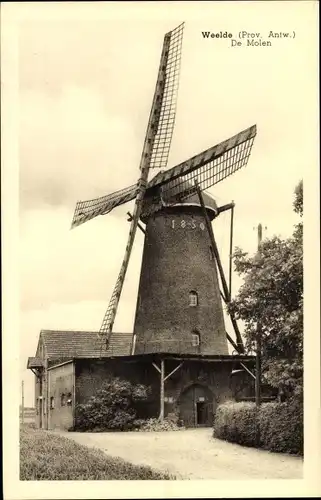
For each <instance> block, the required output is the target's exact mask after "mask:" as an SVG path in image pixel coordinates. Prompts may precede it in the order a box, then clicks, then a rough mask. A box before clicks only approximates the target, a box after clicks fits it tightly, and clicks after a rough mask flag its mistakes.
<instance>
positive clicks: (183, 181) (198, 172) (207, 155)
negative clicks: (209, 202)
mask: <svg viewBox="0 0 321 500" xmlns="http://www.w3.org/2000/svg"><path fill="white" fill-rule="evenodd" d="M255 136H256V125H253V126H252V127H250V128H248V129H246V130H243V131H242V132H240V133H239V134H236V135H235V136H233V137H231V138H230V139H227V140H226V141H224V142H221V143H220V144H218V145H217V146H214V147H212V148H210V149H207V150H206V151H204V152H203V153H200V154H199V155H196V156H194V157H193V158H191V159H190V160H188V161H186V162H183V163H181V164H180V165H177V166H176V167H174V168H172V169H170V170H167V171H166V172H162V173H160V174H158V175H157V176H156V177H154V179H152V180H151V181H150V183H149V184H148V191H149V190H152V189H153V188H154V189H155V188H157V186H159V188H160V189H161V201H162V206H164V205H165V206H166V205H172V204H175V203H178V202H180V201H182V200H185V199H187V198H188V197H189V196H192V195H193V194H195V193H196V187H195V180H197V183H198V185H199V187H200V189H201V190H202V191H204V190H205V189H209V188H211V187H212V186H214V185H215V184H217V183H219V182H221V181H222V180H224V179H226V178H227V177H229V176H230V175H232V174H233V173H234V172H236V171H237V170H239V169H240V168H242V167H244V166H246V164H247V162H248V159H249V156H250V154H251V149H252V146H253V142H254V138H255ZM186 188H187V189H186ZM147 193H148V192H147ZM154 210H157V207H155V208H154Z"/></svg>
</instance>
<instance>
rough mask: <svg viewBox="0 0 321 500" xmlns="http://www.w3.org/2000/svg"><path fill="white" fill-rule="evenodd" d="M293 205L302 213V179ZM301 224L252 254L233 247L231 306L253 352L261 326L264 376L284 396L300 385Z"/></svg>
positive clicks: (295, 391)
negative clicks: (236, 286)
mask: <svg viewBox="0 0 321 500" xmlns="http://www.w3.org/2000/svg"><path fill="white" fill-rule="evenodd" d="M293 205H294V210H295V212H296V213H297V214H298V215H299V216H300V218H302V215H303V183H302V181H301V182H300V183H299V184H298V186H297V187H296V189H295V193H294V203H293ZM302 234H303V224H302V221H300V222H299V223H298V224H297V225H296V226H295V229H294V232H293V235H292V237H291V238H288V239H284V240H283V239H281V238H279V237H277V236H274V237H273V238H271V239H266V240H264V241H263V242H262V244H261V247H260V252H258V253H257V254H256V255H254V256H252V257H250V256H248V254H247V253H245V252H243V251H242V250H241V249H240V248H237V249H236V251H235V253H234V264H235V269H236V271H237V273H238V274H239V275H240V276H242V277H243V278H244V283H243V285H242V286H241V288H240V290H239V292H238V294H237V296H236V297H235V299H234V300H233V301H232V303H231V305H230V308H231V309H232V310H233V311H234V314H235V315H236V318H237V319H241V320H243V321H244V324H245V329H244V337H245V343H246V348H247V350H248V352H251V351H255V341H256V332H257V323H258V321H259V322H260V325H261V329H262V379H263V381H264V382H266V383H268V384H270V385H271V386H273V387H276V388H278V389H279V390H282V391H283V392H285V394H287V395H288V396H294V395H297V396H299V395H302V390H303V245H302Z"/></svg>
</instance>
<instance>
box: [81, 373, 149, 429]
mask: <svg viewBox="0 0 321 500" xmlns="http://www.w3.org/2000/svg"><path fill="white" fill-rule="evenodd" d="M148 392H149V391H148V388H147V387H145V386H143V385H140V384H137V385H135V384H132V383H131V382H129V381H127V380H122V379H119V378H110V379H108V380H106V381H105V382H104V384H103V385H102V387H101V388H100V389H99V390H98V391H97V392H96V394H95V395H93V396H92V397H91V398H90V399H89V400H88V402H87V403H85V404H78V405H77V406H76V418H75V427H74V428H73V429H72V430H77V431H93V430H95V431H106V430H120V431H122V430H127V429H131V428H132V427H133V422H134V420H135V419H136V418H137V413H138V411H139V410H140V409H141V405H142V403H143V402H144V401H146V400H147V398H148Z"/></svg>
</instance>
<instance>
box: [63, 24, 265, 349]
mask: <svg viewBox="0 0 321 500" xmlns="http://www.w3.org/2000/svg"><path fill="white" fill-rule="evenodd" d="M183 30H184V23H183V24H181V25H180V26H178V27H177V28H175V29H174V30H172V31H170V32H169V33H167V34H166V35H165V37H164V43H163V48H162V54H161V60H160V66H159V71H158V77H157V82H156V89H155V93H154V98H153V102H152V108H151V112H150V117H149V121H148V126H147V132H146V136H145V140H144V145H143V151H142V156H141V160H140V166H139V170H140V175H139V179H138V182H137V183H136V184H135V185H132V186H129V187H126V188H123V189H121V190H119V191H116V192H114V193H112V194H108V195H106V196H103V197H100V198H96V199H92V200H87V201H78V202H77V204H76V208H75V213H74V217H73V221H72V228H73V227H76V226H79V225H80V224H82V223H84V222H87V221H89V220H91V219H93V218H94V217H96V216H98V215H105V214H108V213H109V212H111V210H113V209H114V208H116V207H117V206H120V205H122V204H124V203H127V202H129V201H131V200H134V199H135V205H134V210H133V214H130V213H129V221H130V222H131V224H130V230H129V236H128V242H127V246H126V249H125V255H124V258H123V262H122V265H121V269H120V272H119V275H118V278H117V281H116V284H115V287H114V290H113V293H112V295H111V299H110V302H109V305H108V308H107V311H106V313H105V316H104V318H103V321H102V325H101V328H100V332H99V336H100V338H101V340H102V342H103V343H106V344H107V345H108V342H109V339H110V336H111V334H112V330H113V325H114V321H115V317H116V313H117V308H118V303H119V300H120V296H121V292H122V289H123V285H124V281H125V276H126V272H127V268H128V264H129V260H130V256H131V252H132V248H133V244H134V240H135V235H136V232H137V228H140V229H141V230H142V231H143V232H144V233H145V244H144V253H143V261H142V270H141V277H140V285H139V293H138V300H137V309H136V318H135V326H134V340H133V350H132V353H133V354H135V353H146V352H157V351H159V350H163V351H164V349H165V352H167V351H171V352H173V351H175V350H179V351H183V352H189V349H192V352H195V349H196V352H205V353H206V352H213V350H214V351H215V350H216V351H217V352H218V353H224V354H225V353H227V347H226V346H227V343H226V336H227V338H228V340H229V341H230V342H231V343H232V344H233V346H234V348H235V350H236V351H237V352H239V353H243V352H244V348H243V344H242V338H241V335H240V332H239V330H238V328H237V324H236V321H235V318H234V317H233V315H232V316H231V320H232V324H233V327H234V330H235V334H236V342H234V341H233V339H232V338H231V337H230V336H228V334H227V333H226V331H225V327H224V321H223V312H222V303H221V302H222V301H221V297H223V299H224V300H225V302H227V303H228V302H229V300H230V298H231V297H230V290H229V289H228V286H227V283H226V280H225V277H224V272H223V268H222V265H221V261H220V257H219V253H218V250H217V245H216V242H215V238H214V233H213V229H212V225H211V221H212V220H214V219H215V218H216V217H217V216H218V215H219V214H220V213H222V212H223V211H225V210H231V211H232V214H233V209H234V204H233V203H232V204H228V205H224V206H222V207H218V206H217V205H216V202H215V200H214V199H213V198H211V197H210V196H209V195H208V194H206V193H204V191H205V190H206V189H208V188H211V187H212V186H214V185H215V184H217V183H219V182H221V181H223V180H224V179H226V178H227V177H229V176H230V175H232V174H233V173H234V172H236V171H237V170H239V169H241V168H242V167H244V166H246V164H247V162H248V159H249V155H250V152H251V148H252V144H253V140H254V137H255V135H256V126H255V125H254V126H252V127H250V128H248V129H246V130H243V131H242V132H240V133H238V134H236V135H235V136H233V137H231V138H229V139H228V140H226V141H224V142H221V143H220V144H217V145H216V146H213V147H211V148H209V149H207V150H205V151H203V152H202V153H200V154H198V155H196V156H194V157H192V158H190V159H189V160H187V161H185V162H183V163H181V164H179V165H177V166H175V167H173V168H171V169H168V170H165V169H166V167H167V160H168V155H169V150H170V145H171V140H172V134H173V129H174V123H175V113H176V101H177V91H178V83H179V72H180V62H181V48H182V39H183ZM151 168H160V169H161V171H160V172H158V173H157V175H156V176H155V177H153V178H152V179H151V180H148V175H149V170H150V169H151ZM140 221H142V222H143V223H145V224H146V228H145V229H144V228H143V226H142V225H141V224H140ZM185 229H186V230H189V231H190V232H189V233H188V235H186V233H182V231H181V230H185ZM176 230H177V231H176ZM175 231H176V232H175ZM179 231H180V232H179ZM180 256H181V257H182V258H180ZM184 259H185V261H184V262H180V261H182V260H184ZM187 264H188V265H189V269H188V272H186V269H185V271H184V267H185V268H186V265H187ZM217 269H218V271H219V274H220V277H221V281H222V285H223V292H220V288H219V282H218V275H217ZM186 276H188V279H187V278H186ZM187 295H188V299H187ZM182 300H183V302H184V304H185V305H187V308H188V310H189V311H190V313H191V314H185V309H184V308H182V307H181V304H182ZM187 300H188V301H189V302H188V304H186V301H187ZM198 305H199V306H200V307H199V308H198V307H197V306H198ZM194 306H196V307H194ZM202 318H203V319H202ZM204 318H205V319H204ZM199 324H200V325H201V327H200V328H199V326H198V325H199ZM186 329H190V332H191V337H190V338H189V339H188V341H186V339H185V337H184V336H185V333H186V332H185V330H186ZM199 330H200V331H199ZM213 331H214V334H213ZM200 335H202V343H201V345H202V349H201V351H200V339H199V336H200Z"/></svg>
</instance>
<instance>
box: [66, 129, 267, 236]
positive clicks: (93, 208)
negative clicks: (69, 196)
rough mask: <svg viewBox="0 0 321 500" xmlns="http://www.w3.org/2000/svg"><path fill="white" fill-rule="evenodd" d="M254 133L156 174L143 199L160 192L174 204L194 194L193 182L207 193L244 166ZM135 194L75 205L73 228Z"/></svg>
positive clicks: (127, 192)
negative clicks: (187, 184) (189, 183)
mask: <svg viewBox="0 0 321 500" xmlns="http://www.w3.org/2000/svg"><path fill="white" fill-rule="evenodd" d="M256 132H257V131H256V125H253V126H252V127H249V128H247V129H246V130H243V131H242V132H240V133H238V134H236V135H235V136H233V137H231V138H230V139H227V140H226V141H223V142H221V143H219V144H217V145H216V146H213V147H212V148H209V149H207V150H206V151H203V152H202V153H200V154H198V155H196V156H193V157H192V158H190V159H189V160H187V161H185V162H183V163H180V164H179V165H176V166H175V167H173V168H171V169H169V170H167V171H165V172H159V173H158V174H157V175H156V176H155V177H154V178H153V179H151V180H150V181H149V183H148V185H147V190H146V196H147V197H148V196H152V194H151V193H152V192H155V190H157V188H161V190H162V198H163V201H164V203H166V204H172V203H175V202H177V201H178V200H183V199H186V198H188V197H189V196H191V195H193V194H194V192H195V187H194V180H195V179H197V181H198V184H199V186H200V188H201V190H202V191H203V190H204V189H209V188H210V187H212V186H214V185H215V184H217V183H218V182H221V181H222V180H224V179H226V178H227V177H229V176H230V175H232V174H233V173H234V172H236V171H237V170H239V169H240V168H242V167H245V166H246V164H247V162H248V159H249V156H250V153H251V148H252V145H253V141H254V138H255V136H256ZM186 181H187V182H188V181H191V189H190V190H189V191H188V192H186V189H185V187H184V186H186ZM137 192H138V188H137V185H133V186H129V187H127V188H125V189H121V190H119V191H116V192H115V193H112V194H109V195H107V196H102V197H101V198H96V199H94V200H88V201H83V202H78V203H77V205H76V211H75V215H74V219H73V222H72V227H75V226H78V225H80V224H82V223H83V222H86V221H88V220H90V219H93V218H94V217H96V216H97V215H104V214H107V213H109V212H110V211H111V210H113V209H114V208H115V207H117V206H119V205H122V204H123V203H127V202H128V201H130V200H133V199H134V198H135V196H136V195H137ZM162 206H163V205H162V204H160V203H159V204H154V205H153V208H152V207H150V208H151V209H153V210H155V211H157V210H159V209H160V208H161V207H162Z"/></svg>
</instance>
